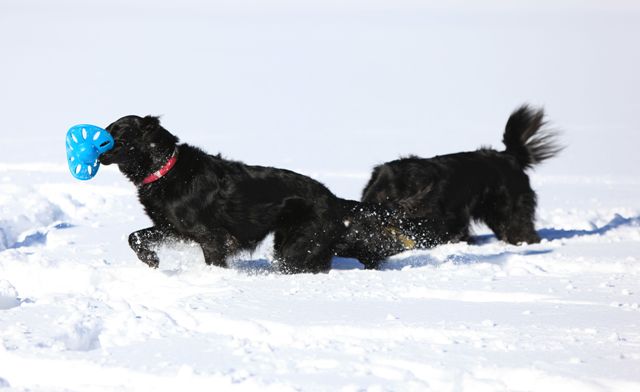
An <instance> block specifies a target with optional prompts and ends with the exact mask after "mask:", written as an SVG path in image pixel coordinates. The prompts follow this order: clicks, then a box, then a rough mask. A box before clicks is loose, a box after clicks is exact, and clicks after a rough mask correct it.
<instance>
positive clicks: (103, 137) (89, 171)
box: [67, 124, 114, 180]
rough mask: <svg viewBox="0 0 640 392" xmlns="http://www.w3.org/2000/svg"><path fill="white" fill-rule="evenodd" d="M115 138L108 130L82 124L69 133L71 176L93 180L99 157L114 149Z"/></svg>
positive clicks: (68, 150) (68, 149)
mask: <svg viewBox="0 0 640 392" xmlns="http://www.w3.org/2000/svg"><path fill="white" fill-rule="evenodd" d="M113 144H114V142H113V137H112V136H111V135H110V134H109V132H107V130H106V129H102V128H100V127H96V126H95V125H89V124H80V125H75V126H73V127H71V128H69V131H68V132H67V163H68V164H69V170H71V174H72V175H73V176H74V177H75V178H77V179H78V180H89V179H92V178H93V177H94V176H95V175H96V173H98V168H100V162H98V157H99V156H100V154H103V153H105V152H107V151H109V150H111V149H112V148H113Z"/></svg>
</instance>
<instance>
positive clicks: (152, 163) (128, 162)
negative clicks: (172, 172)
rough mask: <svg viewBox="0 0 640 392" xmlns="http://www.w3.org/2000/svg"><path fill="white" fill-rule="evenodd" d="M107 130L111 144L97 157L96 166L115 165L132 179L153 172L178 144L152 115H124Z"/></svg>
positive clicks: (174, 137)
mask: <svg viewBox="0 0 640 392" xmlns="http://www.w3.org/2000/svg"><path fill="white" fill-rule="evenodd" d="M107 131H108V132H109V133H110V134H111V136H113V140H114V145H113V148H112V149H111V150H109V151H107V152H105V153H104V154H102V155H101V156H100V158H99V160H100V163H102V164H104V165H110V164H112V163H113V164H117V165H118V167H119V168H120V171H122V172H123V173H124V174H125V175H127V176H128V177H129V178H130V179H132V180H136V179H138V177H140V176H142V177H144V176H146V175H148V174H149V173H150V172H151V171H153V170H157V168H158V167H159V166H161V165H162V164H163V163H164V162H166V159H167V156H169V155H171V154H172V153H173V151H174V150H175V148H176V144H177V143H178V138H177V137H176V136H174V135H172V134H171V133H170V132H169V131H167V130H166V129H164V128H163V127H162V126H161V125H160V121H159V120H158V118H157V117H153V116H146V117H139V116H125V117H122V118H121V119H119V120H117V121H115V122H113V123H112V124H110V125H109V126H108V127H107Z"/></svg>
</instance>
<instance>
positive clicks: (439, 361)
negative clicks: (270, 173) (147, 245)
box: [0, 0, 640, 392]
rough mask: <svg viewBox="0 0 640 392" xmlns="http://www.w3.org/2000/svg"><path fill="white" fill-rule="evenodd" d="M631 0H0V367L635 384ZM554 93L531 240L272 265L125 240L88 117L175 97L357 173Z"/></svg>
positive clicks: (154, 385) (60, 376) (511, 385)
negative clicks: (153, 249)
mask: <svg viewBox="0 0 640 392" xmlns="http://www.w3.org/2000/svg"><path fill="white" fill-rule="evenodd" d="M639 10H640V8H639V7H638V6H637V5H635V4H634V3H633V2H624V1H612V2H607V3H604V2H589V1H587V2H572V1H564V2H538V1H536V2H520V5H519V6H515V5H511V6H508V5H504V4H503V3H502V2H499V1H485V2H482V3H481V4H479V3H478V2H473V3H465V2H455V3H451V4H449V5H447V6H442V5H439V4H438V3H432V2H424V3H423V2H412V1H395V2H383V1H382V2H359V1H349V2H344V3H342V2H341V3H340V4H339V3H338V2H336V3H331V2H308V3H305V4H304V5H301V4H299V3H293V2H287V1H280V2H277V3H272V4H270V5H265V4H264V3H256V4H251V3H250V2H224V1H218V2H208V1H199V0H188V1H180V2H171V1H168V0H161V1H150V0H149V1H147V0H141V1H137V2H125V1H95V2H91V3H89V2H84V1H79V0H78V1H76V0H65V1H61V2H56V3H52V2H49V1H44V0H28V1H17V0H6V1H3V2H2V3H1V4H0V51H1V53H0V55H1V56H2V61H0V80H1V81H2V87H1V88H0V112H1V116H0V117H1V120H0V390H2V391H4V390H7V391H10V390H16V391H24V390H30V391H83V392H84V391H123V390H124V391H147V390H148V391H176V390H185V391H211V390H277V391H281V390H284V391H286V390H305V391H306V390H310V391H314V390H331V391H333V390H344V391H360V390H369V391H385V390H390V391H397V390H415V391H473V392H476V391H545V392H548V391H555V390H562V391H566V390H570V391H573V390H576V391H625V392H626V391H634V390H640V305H639V304H640V283H639V280H640V202H639V200H640V174H639V173H638V169H637V167H639V166H640V160H639V158H638V155H637V149H638V145H639V144H640V129H639V128H638V126H639V125H638V120H637V118H638V116H637V114H638V112H639V111H640V97H639V95H638V91H640V77H639V75H640V73H638V72H637V70H638V69H640V51H638V50H637V49H635V48H636V47H637V37H639V36H640V17H639V15H640V13H639ZM526 101H531V102H533V103H536V104H545V105H546V108H547V111H548V114H549V116H550V118H551V120H552V121H553V123H554V124H556V125H557V126H558V127H559V128H561V129H563V130H564V134H563V141H564V142H565V143H566V144H567V145H568V148H567V150H565V151H564V152H563V153H562V155H561V156H560V157H558V158H556V159H554V160H552V161H549V162H548V163H546V164H545V165H544V166H542V167H541V168H539V169H538V170H537V171H536V172H534V173H533V174H532V179H533V183H534V187H535V188H536V190H537V191H538V193H539V200H540V208H539V211H538V228H539V230H540V234H541V236H542V237H543V238H544V241H543V242H542V243H541V244H537V245H530V246H510V245H506V244H504V243H501V242H498V241H496V240H495V238H494V237H492V236H491V235H489V233H488V232H487V230H486V228H484V227H478V228H477V230H476V232H477V234H478V235H479V237H480V240H481V241H480V244H479V245H474V246H469V245H466V244H453V245H444V246H440V247H437V248H435V249H432V250H425V251H411V252H406V253H404V254H401V255H398V256H396V257H393V258H392V259H390V260H388V261H387V262H386V263H385V264H384V266H383V268H382V269H381V270H380V271H364V270H362V266H361V265H360V264H359V263H358V262H357V261H355V260H349V259H335V260H334V264H333V270H332V271H331V272H330V273H328V274H319V275H306V274H303V275H295V276H283V275H279V274H277V273H275V272H274V271H272V270H271V268H270V257H271V256H270V251H271V249H270V242H269V240H267V241H265V243H264V244H263V246H261V247H260V248H259V249H258V250H257V251H256V252H254V254H245V255H240V256H239V257H237V259H236V260H234V261H233V268H231V269H220V268H214V267H207V266H206V265H205V264H204V262H203V259H202V254H201V252H200V250H199V249H197V248H196V247H193V246H190V245H189V244H173V245H170V246H167V247H165V248H163V249H162V250H161V264H160V268H159V269H158V270H151V269H149V268H147V267H146V266H145V265H143V264H142V263H141V262H139V261H138V260H137V259H136V258H135V256H134V254H133V253H132V251H131V250H130V249H129V247H128V245H127V241H126V238H127V236H128V234H129V233H130V232H132V231H134V230H136V229H140V228H143V227H146V225H148V224H149V220H148V219H147V218H146V217H145V216H144V214H143V212H142V210H141V208H140V206H139V204H138V202H137V200H136V198H135V194H134V188H133V186H132V185H130V184H129V183H127V182H126V180H125V179H124V178H123V177H122V176H121V175H120V174H119V173H118V172H117V170H114V169H113V168H109V167H104V168H101V169H100V170H101V172H100V173H99V174H98V176H97V177H96V178H95V179H93V180H91V181H89V182H80V181H76V180H74V179H73V178H72V177H71V176H70V174H69V173H68V169H67V168H66V164H65V163H64V157H63V154H64V152H63V151H64V150H63V138H64V133H65V131H66V129H67V128H68V127H69V126H71V125H73V124H76V123H83V122H88V123H95V124H97V125H106V124H108V123H109V122H110V121H113V120H115V119H116V118H118V117H120V116H121V115H125V114H130V113H137V114H147V113H151V114H164V115H165V117H164V118H163V121H164V123H165V124H166V125H167V127H168V128H169V129H171V130H173V131H175V132H176V133H177V134H178V135H179V136H180V137H182V138H183V139H184V140H186V141H190V142H193V143H196V144H198V145H200V146H202V147H204V148H205V149H206V150H208V151H210V152H212V153H215V152H218V151H220V152H222V153H223V154H224V155H226V156H229V157H231V158H234V159H242V160H245V161H247V162H248V163H254V164H267V165H275V166H280V167H287V168H291V169H295V170H298V171H300V172H303V173H305V174H308V175H311V176H313V177H314V178H317V179H319V180H320V181H322V182H324V183H325V184H326V185H328V186H329V187H330V188H331V189H332V190H333V191H334V192H335V193H336V194H338V195H340V196H343V197H351V198H357V197H358V195H359V191H360V189H361V188H362V186H363V185H364V183H365V181H366V179H367V176H368V171H369V170H370V168H371V167H372V165H373V164H375V163H378V162H382V161H384V160H390V159H393V158H395V157H397V156H398V155H400V154H407V153H416V154H419V155H422V156H430V155H435V154H438V153H447V152H454V151H460V150H469V149H473V148H475V147H477V146H479V145H481V144H493V145H494V146H500V145H499V141H500V137H501V130H502V128H503V126H504V122H505V121H506V118H507V116H508V113H509V112H510V110H512V109H513V108H515V107H516V106H518V105H519V104H521V103H522V102H526Z"/></svg>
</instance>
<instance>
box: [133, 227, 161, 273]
mask: <svg viewBox="0 0 640 392" xmlns="http://www.w3.org/2000/svg"><path fill="white" fill-rule="evenodd" d="M170 235H171V234H170V232H169V231H167V230H164V229H160V228H158V227H157V226H153V227H148V228H146V229H142V230H138V231H135V232H133V233H131V234H129V246H130V247H131V249H133V251H134V252H136V255H137V256H138V258H139V259H140V261H142V262H143V263H145V264H147V265H148V266H149V267H151V268H158V265H159V264H160V259H158V255H157V254H156V252H155V251H153V250H152V248H153V247H154V246H156V245H157V244H159V243H160V242H162V241H164V240H165V239H166V238H167V237H168V236H170Z"/></svg>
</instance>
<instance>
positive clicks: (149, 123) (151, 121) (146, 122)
mask: <svg viewBox="0 0 640 392" xmlns="http://www.w3.org/2000/svg"><path fill="white" fill-rule="evenodd" d="M159 126H160V118H159V117H156V116H145V117H143V118H142V120H141V122H140V128H142V130H143V131H152V130H154V129H157V128H158V127H159Z"/></svg>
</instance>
